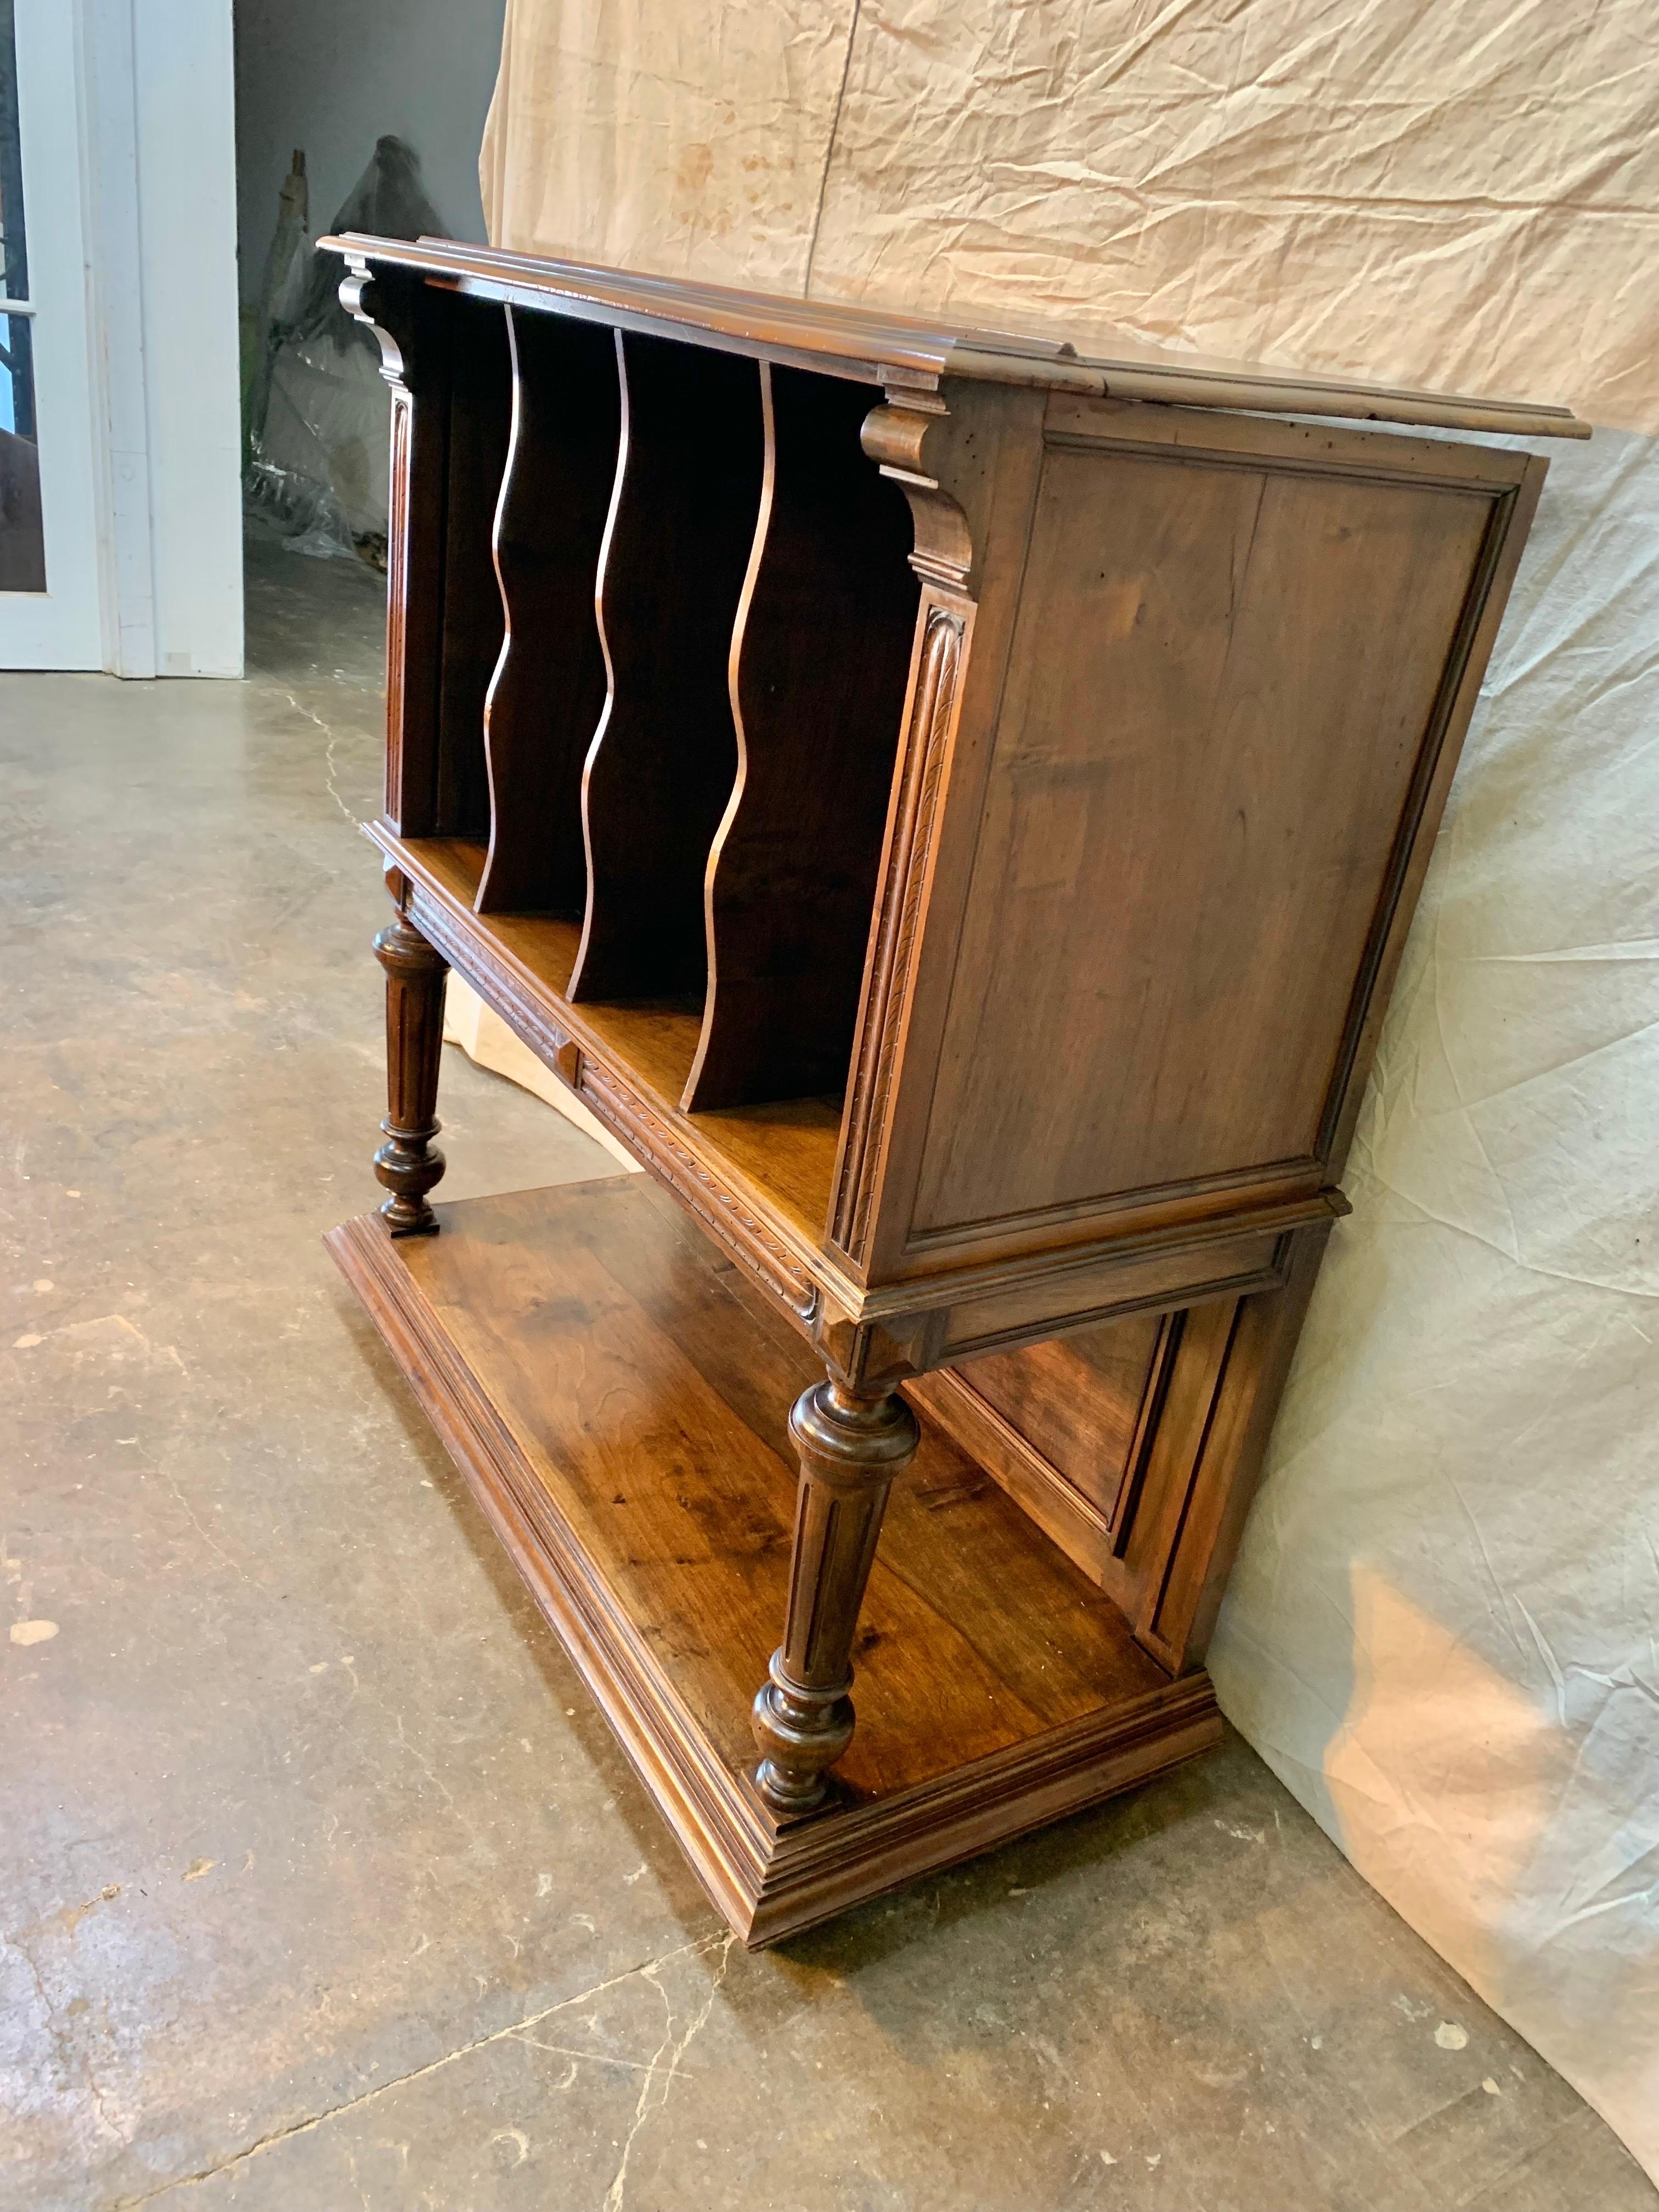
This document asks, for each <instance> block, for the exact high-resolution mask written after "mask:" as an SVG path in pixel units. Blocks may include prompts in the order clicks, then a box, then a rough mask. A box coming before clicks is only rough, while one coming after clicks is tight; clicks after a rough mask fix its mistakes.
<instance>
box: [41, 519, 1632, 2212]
mask: <svg viewBox="0 0 1659 2212" xmlns="http://www.w3.org/2000/svg"><path fill="white" fill-rule="evenodd" d="M250 623H251V629H252V661H253V666H254V670H255V672H254V674H253V676H252V678H251V679H250V681H249V682H248V683H247V684H240V685H239V684H206V683H204V684H154V685H149V686H144V685H137V684H135V685H131V686H128V687H122V686H119V685H118V684H114V683H113V682H111V681H108V680H106V679H105V678H98V677H65V678H20V677H10V678H0V745H3V754H4V779H5V780H4V786H3V788H4V792H5V802H6V818H7V836H6V845H7V859H6V866H5V870H4V875H5V893H4V896H5V902H6V903H5V907H4V910H3V931H4V940H5V941H4V969H3V973H4V978H5V984H6V1006H7V1012H6V1051H5V1054H4V1060H3V1073H0V1082H3V1095H4V1098H5V1109H4V1115H3V1124H0V1127H3V1136H4V1141H3V1157H0V1164H3V1176H4V1194H3V1206H4V1218H3V1237H4V1243H5V1269H4V1276H3V1296H4V1298H5V1300H6V1306H7V1310H6V1313H5V1316H3V1318H4V1323H5V1326H4V1328H3V1330H0V1361H3V1364H4V1372H5V1378H6V1389H5V1395H4V1420H5V1424H6V1430H7V1440H6V1445H5V1452H4V1458H3V1462H0V1464H3V1468H4V1474H5V1504H4V1507H3V1525H0V1571H3V1577H4V1589H5V1594H6V1596H7V1599H8V1601H9V1617H10V1632H9V1639H8V1640H6V1641H4V1642H3V1643H0V1665H3V1669H4V1673H3V1686H4V1694H3V1731H4V1733H3V1741H0V1773H3V1776H4V1788H5V1818H4V1820H3V1823H0V1918H3V1936H4V1945H3V1950H0V2074H3V2085H4V2095H5V2100H6V2103H7V2106H8V2107H9V2112H8V2117H7V2118H6V2121H5V2124H4V2126H3V2131H0V2204H3V2206H4V2207H5V2208H7V2212H11V2208H17V2209H18V2212H23V2208H27V2212H88V2208H96V2212H107V2208H114V2207H118V2206H137V2205H141V2204H142V2205H155V2206H157V2207H158V2208H161V2212H230V2208H232V2207H237V2208H242V2212H279V2208H280V2212H402V2208H405V2207H409V2208H416V2207H419V2208H433V2212H516V2208H535V2212H626V2209H631V2212H701V2208H704V2207H734V2208H750V2207H753V2208H757V2209H758V2208H762V2207H770V2208H777V2212H932V2209H933V2208H947V2207H948V2208H958V2207H960V2208H969V2212H981V2208H982V2212H1049V2208H1054V2212H1059V2208H1062V2207H1064V2208H1067V2212H1073V2209H1075V2212H1084V2208H1100V2209H1101V2212H1116V2208H1120V2207H1121V2208H1131V2207H1133V2208H1135V2212H1143V2208H1144V2212H1316V2208H1319V2212H1326V2208H1336V2207H1341V2208H1344V2212H1440V2208H1443V2207H1451V2206H1473V2207H1480V2208H1481V2212H1561V2208H1568V2209H1569V2212H1579V2208H1583V2212H1638V2208H1644V2212H1651V2208H1652V2207H1653V2205H1654V2204H1655V2203H1656V2197H1655V2193H1654V2192H1653V2191H1652V2190H1651V2189H1650V2186H1649V2185H1648V2184H1647V2182H1646V2181H1645V2180H1644V2179H1643V2178H1642V2176H1641V2175H1640V2173H1639V2172H1638V2170H1637V2169H1636V2167H1635V2166H1633V2165H1632V2162H1631V2161H1630V2160H1629V2159H1628V2158H1627V2157H1626V2154H1625V2153H1624V2152H1623V2151H1622V2150H1621V2148H1620V2146H1619V2144H1618V2143H1617V2142H1615V2140H1614V2139H1613V2136H1611V2135H1610V2134H1609V2132H1608V2131H1607V2129H1606V2128H1605V2127H1604V2126H1603V2125H1602V2124H1601V2122H1600V2120H1599V2119H1597V2118H1595V2115H1594V2114H1593V2113H1591V2112H1589V2110H1588V2109H1587V2108H1586V2107H1585V2106H1583V2104H1582V2103H1581V2102H1580V2101H1579V2100H1578V2098H1577V2096H1576V2095H1575V2094H1574V2093H1572V2092H1571V2090H1570V2089H1569V2088H1568V2087H1566V2086H1565V2083H1564V2082H1563V2081H1561V2080H1560V2079H1559V2077H1558V2076H1556V2075H1553V2073H1552V2072H1551V2071H1550V2069H1548V2068H1547V2066H1545V2065H1544V2064H1543V2063H1542V2062H1541V2060H1540V2059H1539V2058H1538V2057H1535V2056H1534V2053H1533V2052H1532V2051H1530V2050H1529V2049H1528V2046H1527V2045H1524V2044H1523V2043H1522V2042H1520V2041H1519V2040H1518V2039H1517V2038H1516V2036H1514V2035H1513V2034H1511V2033H1510V2032H1509V2030H1508V2029H1507V2028H1505V2027H1504V2026H1503V2024H1502V2023H1501V2022H1500V2021H1498V2020H1497V2019H1496V2018H1495V2017H1494V2016H1493V2015H1492V2014H1491V2013H1489V2012H1488V2011H1486V2008H1484V2007H1483V2006H1482V2005H1481V2004H1480V2002H1478V2001H1477V2000H1476V1999H1475V1997H1474V1996H1473V1995H1472V1994H1471V1993H1470V1991H1469V1990H1468V1989H1467V1988H1465V1987H1464V1985H1463V1984H1462V1983H1461V1982H1460V1981H1459V1980H1458V1979H1457V1978H1456V1977H1455V1975H1454V1974H1453V1973H1451V1972H1449V1970H1448V1968H1447V1967H1446V1966H1443V1964H1442V1963H1441V1962H1440V1960H1438V1959H1437V1957H1436V1956H1435V1955H1434V1954H1432V1953H1431V1951H1429V1950H1427V1949H1426V1948H1425V1947H1424V1945H1423V1944H1421V1943H1420V1942H1418V1941H1417V1940H1416V1939H1415V1937H1414V1936H1412V1935H1411V1933H1410V1932H1409V1931H1408V1930H1407V1929H1406V1928H1405V1927H1404V1926H1403V1925H1402V1924H1401V1923H1400V1922H1399V1921H1398V1920H1397V1919H1396V1918H1395V1917H1394V1915H1393V1914H1392V1913H1391V1912H1390V1911H1389V1910H1388V1908H1387V1907H1386V1906H1385V1905H1383V1904H1382V1903H1381V1902H1380V1901H1379V1899H1377V1898H1376V1896H1375V1895H1373V1894H1372V1893H1371V1892H1370V1890H1368V1889H1367V1888H1366V1887H1365V1886H1364V1883H1363V1882H1362V1881H1360V1880H1359V1878H1358V1876H1357V1875H1355V1874H1354V1873H1353V1872H1352V1869H1350V1868H1349V1867H1348V1866H1347V1864H1346V1863H1345V1861H1344V1860H1343V1859H1342V1858H1341V1857H1340V1855H1339V1853H1338V1852H1337V1851H1336V1850H1334V1848H1333V1847H1332V1846H1331V1844H1329V1843H1328V1842H1327V1841H1326V1839H1325V1838H1323V1837H1322V1835H1321V1834H1320V1833H1319V1832H1318V1831H1317V1830H1316V1828H1315V1827H1314V1826H1313V1825H1312V1824H1311V1822H1310V1821H1309V1820H1307V1819H1306V1818H1305V1817H1304V1814H1302V1813H1301V1812H1299V1811H1298V1809H1297V1807H1296V1805H1295V1804H1294V1803H1293V1802H1292V1801H1291V1799H1290V1797H1288V1796H1286V1794H1285V1791H1284V1790H1282V1789H1280V1788H1279V1785H1278V1784H1276V1783H1275V1782H1274V1780H1273V1778H1272V1777H1271V1776H1270V1775H1269V1774H1268V1772H1267V1770H1266V1769H1265V1768H1264V1767H1263V1766H1262V1765H1261V1762H1260V1761H1259V1760H1258V1759H1256V1758H1255V1756H1254V1754H1253V1753H1250V1752H1249V1751H1248V1750H1247V1749H1246V1748H1245V1747H1243V1745H1242V1744H1240V1743H1237V1742H1233V1743H1231V1745H1230V1746H1229V1747H1227V1748H1225V1750H1223V1751H1222V1752H1220V1753H1218V1754H1217V1755H1216V1756H1215V1757H1213V1758H1212V1759H1209V1760H1207V1761H1206V1762H1205V1763H1203V1764H1201V1765H1199V1766H1197V1767H1195V1768H1193V1769H1191V1770H1189V1771H1188V1772H1186V1773H1185V1774H1183V1775H1182V1776H1181V1777H1179V1778H1176V1779H1173V1780H1170V1781H1169V1782H1166V1783H1164V1784H1161V1785H1158V1786H1156V1787H1153V1788H1152V1789H1149V1790H1145V1791H1143V1792H1142V1793H1140V1794H1139V1796H1134V1797H1133V1798H1130V1799H1128V1800H1126V1801H1124V1802H1121V1803H1119V1804H1117V1805H1116V1806H1115V1807H1112V1808H1107V1809H1106V1810H1104V1811H1103V1812H1100V1813H1098V1814H1092V1815H1090V1816H1088V1817H1086V1818H1083V1819H1079V1820H1073V1821H1071V1822H1070V1823H1068V1824H1066V1826H1062V1827H1060V1828H1058V1829H1056V1830H1054V1831H1053V1832H1050V1833H1048V1834H1047V1835H1045V1836H1042V1837H1041V1838H1037V1839H1036V1840H1034V1841H1031V1842H1028V1843H1026V1844H1022V1845H1020V1846H1018V1847H1017V1848H1014V1849H1012V1850H1005V1851H1002V1852H1000V1853H998V1854H997V1855H996V1856H994V1857H991V1858H988V1859H986V1860H984V1861H982V1862H981V1863H979V1864H977V1865H974V1866H970V1867H968V1868H965V1869H962V1870H960V1871H959V1872H957V1873H954V1874H951V1875H947V1876H945V1877H944V1878H943V1879H939V1880H934V1881H927V1882H925V1883H923V1884H921V1885H920V1886H919V1887H916V1888H915V1889H914V1890H912V1891H911V1892H909V1893H908V1894H906V1895H903V1896H901V1897H899V1898H896V1899H893V1900H892V1901H890V1902H889V1903H885V1904H881V1905H874V1906H872V1907H869V1908H867V1909H866V1910H864V1911H860V1912H856V1913H854V1914H853V1915H851V1916H850V1917H848V1918H847V1919H846V1920H845V1921H843V1922H842V1923H840V1924H839V1925H837V1926H836V1927H834V1928H832V1929H828V1930H826V1931H823V1932H822V1933H819V1934H817V1935H815V1936H811V1937H809V1938H805V1939H802V1940H799V1941H797V1942H794V1943H793V1944H790V1945H788V1946H787V1947H786V1948H784V1949H782V1950H781V1951H778V1952H775V1953H773V1954H769V1955H766V1956H761V1957H756V1958H750V1957H748V1956H746V1955H745V1954H744V1953H743V1952H742V1951H741V1950H740V1949H737V1948H733V1947H732V1945H731V1943H730V1942H729V1941H728V1939H727V1938H726V1936H725V1935H724V1934H723V1932H722V1930H721V1928H720V1923H718V1922H717V1920H716V1918H715V1917H714V1913H713V1912H712V1911H711V1910H710V1909H709V1907H708V1905H707V1904H706V1903H705V1901H704V1899H703V1898H702V1894H701V1893H700V1892H699V1890H698V1888H697V1886H696V1882H695V1881H693V1879H692V1878H691V1876H690V1874H689V1873H688V1872H687V1870H686V1869H685V1867H684V1865H683V1863H681V1861H680V1859H679V1857H678V1854H677V1852H676V1850H675V1849H674V1847H673V1845H672V1844H671V1843H670V1842H669V1840H668V1838H667V1837H666V1835H665V1832H664V1831H663V1829H662V1827H661V1826H660V1825H659V1822H658V1820H656V1818H655V1816H654V1815H653V1813H652V1811H651V1808H650V1807H649V1806H648V1805H647V1802H646V1801H645V1798H644V1796H643V1795H642V1793H641V1790H640V1789H639V1788H638V1786H637V1785H636V1784H635V1782H634V1780H633V1778H632V1776H631V1774H630V1772H629V1769H628V1767H627V1765H626V1764H625V1763H624V1761H623V1759H622V1757H621V1755H620V1754H619V1753H617V1750H616V1749H615V1748H614V1747H613V1746H612V1744H611V1741H610V1738H609V1737H608V1735H606V1732H605V1728H604V1726H603V1724H602V1723H600V1722H599V1719H598V1717H596V1715H595V1713H594V1711H593V1710H592V1707H591V1705H589V1703H588V1701H587V1699H586V1697H585V1696H584V1695H583V1694H582V1692H581V1691H580V1688H579V1686H578V1684H577V1682H576V1680H575V1678H574V1674H572V1671H571V1669H570V1668H569V1667H568V1665H567V1664H566V1662H565V1661H564V1659H563V1658H562V1656H561V1654H560V1651H559V1650H558V1648H557V1646H556V1644H555V1643H554V1641H553V1638H552V1637H551V1635H550V1633H549V1632H548V1630H547V1629H546V1628H545V1627H544V1625H543V1623H542V1621H541V1620H540V1618H539V1616H538V1614H537V1613H535V1611H534V1610H533V1608H532V1606H531V1605H530V1603H529V1602H528V1601H527V1600H526V1598H525V1597H524V1596H523V1595H522V1594H521V1592H520V1589H518V1587H517V1586H516V1584H515V1582H514V1579H513V1575H512V1574H511V1572H510V1571H509V1570H508V1569H507V1566H506V1565H505V1564H504V1562H503V1560H502V1559H501V1555H500V1553H498V1551H497V1549H496V1547H495V1543H494V1541H492V1539H491V1537H490V1536H489V1533H488V1532H487V1530H486V1529H485V1528H484V1526H483V1522H482V1521H481V1519H480V1516H479V1515H478V1514H477V1511H476V1510H474V1508H473V1506H472V1504H471V1502H470V1499H469V1497H468V1495H467V1493H466V1492H465V1489H464V1488H463V1486H462V1485H461V1484H460V1482H459V1480H458V1479H457V1477H456V1476H455V1475H454V1474H453V1473H452V1471H451V1469H450V1467H449V1465H448V1462H447V1460H446V1459H445V1457H444V1455H443V1454H442V1452H441V1450H440V1449H439V1448H438V1446H437V1444H436V1443H435V1441H434V1440H433V1437H431V1435H430V1434H429V1432H428V1429H427V1427H426V1425H425V1424H424V1422H423V1421H422V1419H421V1417H420V1416H419V1414H418V1413H416V1409H415V1407H414V1405H413V1403H412V1402H411V1401H410V1395H409V1394H408V1392H407V1391H406V1389H404V1386H403V1385H402V1383H401V1382H400V1381H399V1380H398V1376H396V1374H395V1373H394V1371H393V1370H392V1365H391V1363H390V1362H389V1360H388V1359H387V1358H386V1355H385V1354H384V1353H383V1352H382V1351H381V1348H380V1343H379V1341H378V1340H377V1339H376V1338H375V1336H374V1334H373V1332H372V1331H371V1329H370V1328H368V1324H367V1323H366V1322H364V1320H363V1319H362V1316H360V1314H359V1313H358V1311H357V1310H356V1306H355V1305H354V1304H353V1302H352V1300H351V1298H350V1297H349V1294H348V1293H347V1292H346V1291H345V1290H344V1288H343V1285H341V1284H340V1282H339V1281H338V1280H337V1278H336V1277H335V1274H334V1272H333V1270H332V1268H331V1266H330V1265H329V1263H328V1261H327V1260H326V1259H325V1255H324V1254H323V1251H322V1249H321V1246H320V1244H319V1241H318V1240H319V1237H320V1236H321V1234H322V1232H323V1231H324V1230H325V1229H326V1228H327V1227H329V1226H330V1225H331V1224H332V1223H333V1222H335V1221H336V1220H337V1219H338V1218H341V1217H342V1216H343V1215H345V1214H348V1213H351V1212H358V1211H361V1210H362V1209H363V1208H364V1207H365V1206H367V1205H368V1203H369V1202H371V1200H373V1199H374V1196H375V1195H377V1194H376V1193H375V1191H374V1186H373V1184H372V1182H371V1180H370V1177H369V1174H368V1154H369V1152H370V1150H371V1148H372V1146H373V1143H374V1130H375V1122H376V1120H377V1117H378V1115H379V1114H380V1111H381V1100H380V1085H381V1067H380V1038H379V1034H378V1031H379V1024H380V974H379V970H378V969H376V968H375V966H374V962H373V960H372V959H371V957H369V953H368V939H369V937H370V935H371V934H372V933H373V932H374V929H375V928H376V927H378V926H379V924H380V920H381V918H382V908H383V900H382V896H381V893H380V874H379V870H378V868H377V866H376V864H375V858H374V854H373V853H372V852H371V851H370V850H369V848H368V846H367V845H366V844H365V843H364V842H362V839H361V838H360V837H359V836H357V834H356V827H355V824H356V819H357V818H358V817H361V816H362V815H364V814H367V813H369V812H371V811H373V810H374V804H375V790H376V783H377V775H378V761H377V744H378V736H377V727H376V725H377V720H378V714H379V697H378V692H379V680H380V670H379V631H378V586H377V583H376V581H375V580H374V578H372V577H370V576H369V575H368V574H366V573H364V572H361V571H357V570H355V569H352V568H349V567H346V566H345V565H344V564H341V563H337V562H331V563H316V562H307V561H305V560H302V559H298V558H295V557H294V556H289V555H286V554H283V553H281V552H277V551H271V552H268V553H264V554H261V555H260V556H258V558H257V560H256V562H255V566H254V573H253V575H252V586H251V604H250ZM446 1057H447V1066H446V1068H445V1081H444V1093H443V1097H442V1099H441V1111H442V1113H443V1115H444V1118H445V1121H446V1123H447V1135H446V1138H445V1139H444V1142H445V1145H446V1147H447V1151H448V1153H449V1158H450V1160H451V1163H452V1166H451V1171H450V1176H449V1180H448V1182H447V1186H446V1190H447V1194H453V1195H457V1196H459V1195H463V1194H466V1193H468V1192H478V1191H483V1190H489V1189H513V1188H524V1187H526V1186H527V1185H531V1184H534V1183H538V1182H549V1181H552V1180H555V1179H557V1178H562V1177H573V1176H592V1175H599V1174H604V1173H606V1172H608V1171H610V1170H611V1165H612V1164H611V1162H610V1161H609V1160H608V1159H607V1158H606V1157H605V1155H604V1154H603V1153H602V1152H599V1150H598V1148H597V1147H596V1146H592V1144H591V1143H590V1142H589V1141H588V1139H586V1138H585V1137H583V1136H581V1135H580V1134H579V1133H576V1132H575V1131H574V1130H572V1129H570V1128H568V1127H567V1126H566V1125H565V1124H564V1123H562V1121H560V1120H559V1118H558V1117H557V1116H556V1115H554V1114H553V1113H551V1112H550V1110H549V1109H547V1108H545V1107H544V1106H542V1105H540V1104H538V1103H536V1102H535V1101H533V1100H532V1099H530V1098H528V1097H525V1096H524V1095H522V1094H520V1093H519V1092H517V1091H513V1089H512V1088H511V1087H510V1086H508V1085H505V1084H503V1083H501V1082H500V1081H498V1080H497V1079H494V1078H492V1077H489V1076H486V1075H483V1074H481V1073H478V1072H477V1070H476V1069H474V1068H472V1067H471V1066H469V1065H468V1064H467V1063H466V1062H465V1061H463V1060H459V1055H457V1054H454V1053H453V1052H451V1053H450V1054H447V1056H446Z"/></svg>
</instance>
